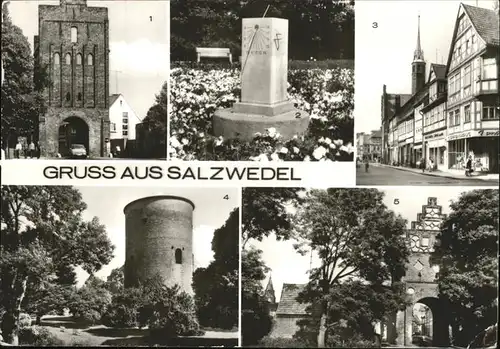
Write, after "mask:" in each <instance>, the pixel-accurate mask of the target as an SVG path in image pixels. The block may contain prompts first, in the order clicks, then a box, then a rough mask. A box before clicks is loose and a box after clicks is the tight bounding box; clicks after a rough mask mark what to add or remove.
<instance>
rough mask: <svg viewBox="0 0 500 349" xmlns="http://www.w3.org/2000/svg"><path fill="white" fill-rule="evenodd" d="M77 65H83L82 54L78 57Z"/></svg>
mask: <svg viewBox="0 0 500 349" xmlns="http://www.w3.org/2000/svg"><path fill="white" fill-rule="evenodd" d="M76 64H77V65H82V55H81V54H77V55H76Z"/></svg>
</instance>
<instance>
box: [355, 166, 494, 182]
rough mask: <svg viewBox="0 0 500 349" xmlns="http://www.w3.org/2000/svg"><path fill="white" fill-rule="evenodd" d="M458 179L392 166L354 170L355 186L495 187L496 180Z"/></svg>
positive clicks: (443, 174) (362, 167)
mask: <svg viewBox="0 0 500 349" xmlns="http://www.w3.org/2000/svg"><path fill="white" fill-rule="evenodd" d="M452 177H458V176H454V175H448V174H445V173H436V172H432V173H431V174H429V173H427V172H425V173H422V172H421V171H419V170H416V169H399V168H394V167H392V166H384V165H379V164H370V166H369V169H368V172H365V166H364V164H361V166H360V167H358V168H356V184H357V185H442V186H448V185H449V186H495V187H498V180H494V179H492V180H484V179H479V178H477V177H476V178H474V177H470V178H469V177H465V176H463V177H464V178H460V177H458V178H452Z"/></svg>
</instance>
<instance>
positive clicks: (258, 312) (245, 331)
mask: <svg viewBox="0 0 500 349" xmlns="http://www.w3.org/2000/svg"><path fill="white" fill-rule="evenodd" d="M241 253H242V256H241V287H242V290H241V297H242V299H241V341H242V345H243V346H248V345H255V344H257V343H258V342H259V340H260V339H262V338H263V337H264V336H266V335H267V334H269V332H270V331H271V328H272V324H273V322H272V318H271V316H270V315H269V309H268V307H267V303H266V299H265V298H264V296H263V291H264V290H263V288H262V284H261V282H262V281H263V280H264V279H265V277H266V273H267V272H268V271H269V268H268V267H267V266H266V265H265V263H264V261H263V260H262V257H261V253H262V251H261V250H258V249H256V248H254V247H253V246H250V247H249V248H248V249H245V250H242V252H241Z"/></svg>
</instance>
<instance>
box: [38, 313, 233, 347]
mask: <svg viewBox="0 0 500 349" xmlns="http://www.w3.org/2000/svg"><path fill="white" fill-rule="evenodd" d="M41 326H43V327H45V328H47V329H48V330H49V331H50V332H51V333H52V334H53V335H54V336H56V337H57V338H59V339H60V340H61V341H63V342H64V345H67V346H98V345H109V346H150V345H151V343H150V342H149V338H148V334H149V331H148V330H147V329H137V328H124V329H116V328H109V327H106V326H104V325H89V324H85V323H78V322H75V321H74V320H73V319H72V318H71V317H65V316H46V317H44V318H42V323H41ZM204 330H205V331H206V332H205V335H203V336H194V337H182V338H176V339H175V340H173V343H172V344H173V345H179V346H200V345H202V346H215V345H224V346H228V347H232V346H237V345H238V330H237V329H232V330H219V329H213V328H206V329H204Z"/></svg>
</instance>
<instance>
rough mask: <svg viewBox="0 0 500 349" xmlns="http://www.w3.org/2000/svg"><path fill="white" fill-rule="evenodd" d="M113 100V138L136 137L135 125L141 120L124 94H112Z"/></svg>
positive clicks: (111, 121)
mask: <svg viewBox="0 0 500 349" xmlns="http://www.w3.org/2000/svg"><path fill="white" fill-rule="evenodd" d="M113 100H114V101H113ZM111 102H112V104H111V105H110V106H109V121H110V124H109V128H110V137H111V139H127V140H131V139H135V125H137V124H139V123H141V120H140V119H139V117H138V116H137V115H136V114H135V112H134V110H133V109H132V108H131V107H130V105H129V104H128V103H127V101H126V100H125V98H124V97H123V95H121V94H119V95H113V96H111Z"/></svg>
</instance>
